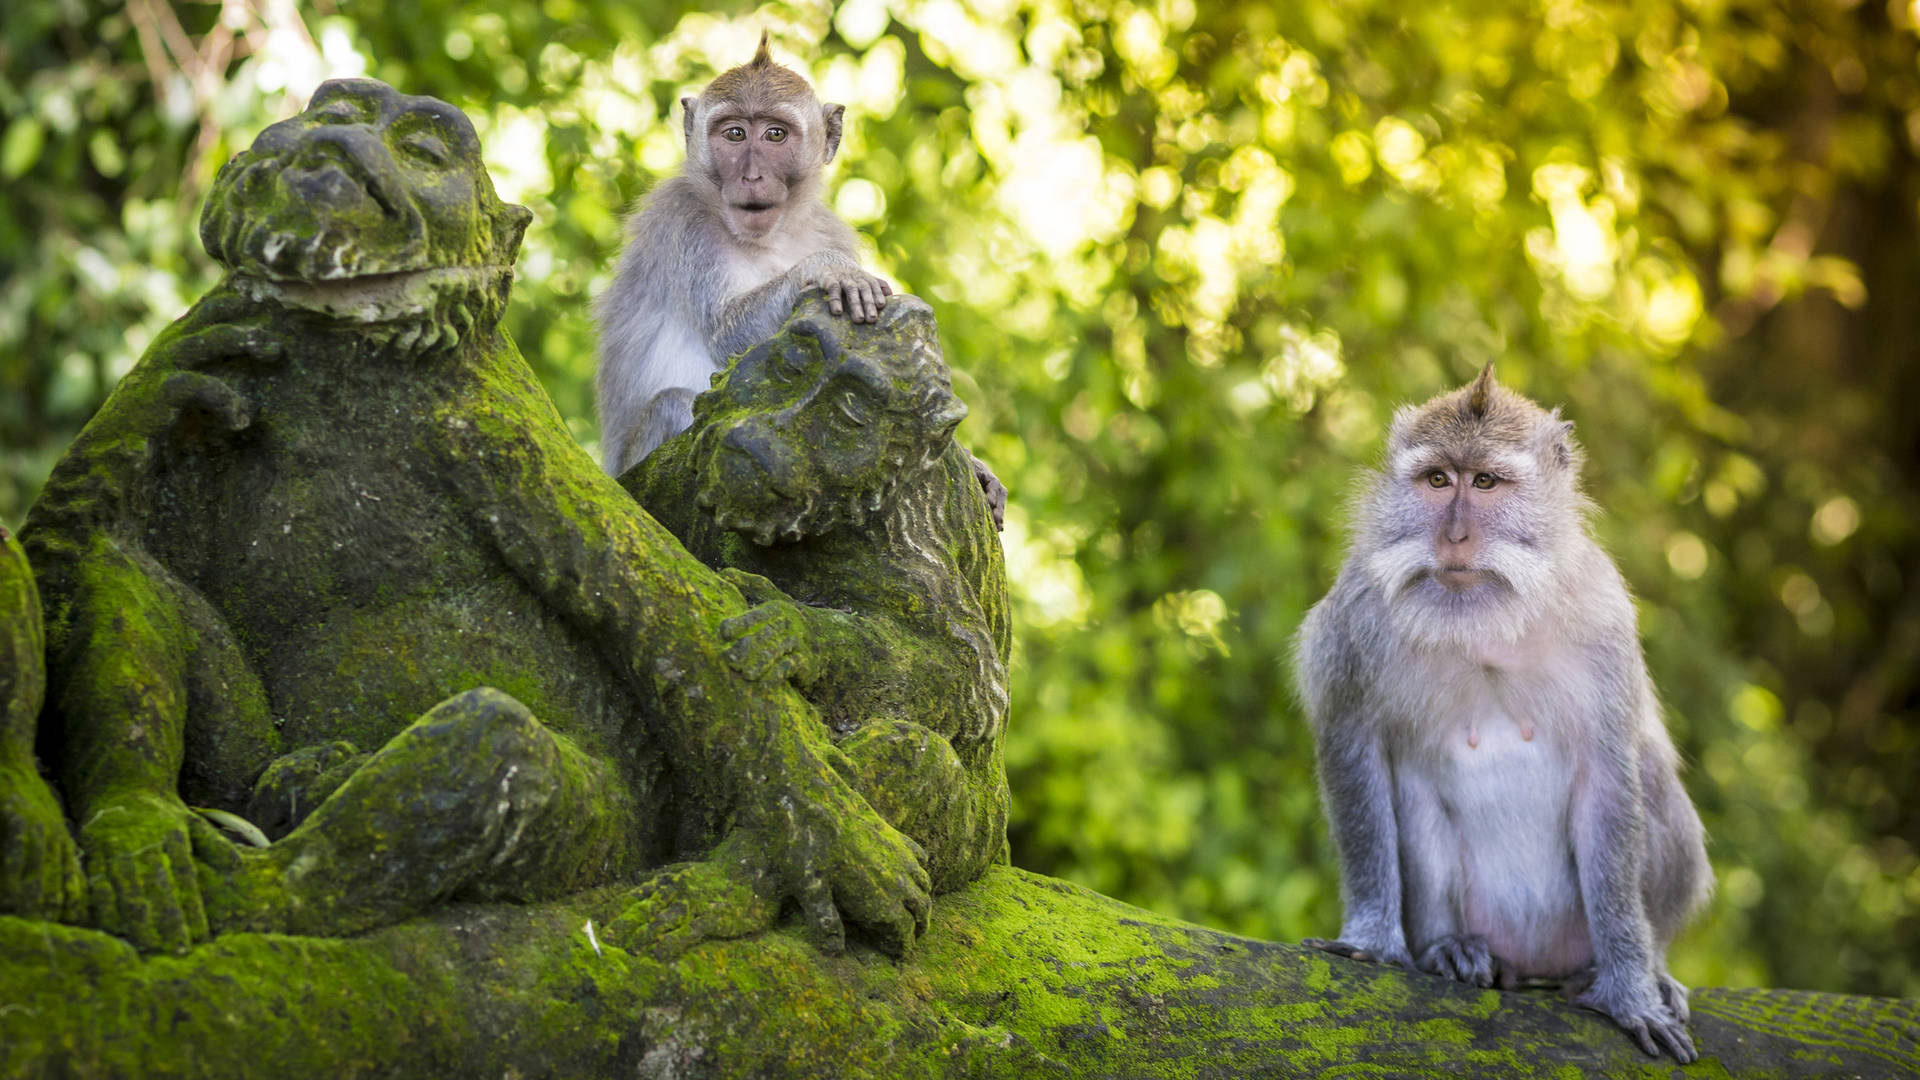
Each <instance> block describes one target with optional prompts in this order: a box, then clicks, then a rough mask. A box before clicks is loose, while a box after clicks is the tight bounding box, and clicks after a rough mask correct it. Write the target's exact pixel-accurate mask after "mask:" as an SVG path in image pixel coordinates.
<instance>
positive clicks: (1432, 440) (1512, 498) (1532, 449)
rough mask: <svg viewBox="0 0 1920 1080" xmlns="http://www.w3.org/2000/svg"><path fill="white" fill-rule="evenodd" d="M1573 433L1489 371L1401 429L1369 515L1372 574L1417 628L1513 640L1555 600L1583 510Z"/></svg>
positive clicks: (1416, 412) (1370, 497) (1403, 419)
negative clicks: (1562, 557) (1556, 582)
mask: <svg viewBox="0 0 1920 1080" xmlns="http://www.w3.org/2000/svg"><path fill="white" fill-rule="evenodd" d="M1476 393H1477V396H1476ZM1567 431H1568V425H1567V424H1566V423H1565V422H1563V421H1561V420H1560V418H1559V415H1558V414H1557V413H1548V412H1546V411H1545V410H1543V409H1541V408H1540V407H1539V406H1537V405H1535V404H1533V403H1532V402H1530V401H1528V400H1526V399H1525V398H1522V397H1520V396H1519V395H1517V394H1512V393H1510V392H1507V391H1506V390H1504V389H1502V388H1500V387H1498V386H1496V385H1494V383H1493V381H1492V375H1491V372H1490V371H1489V372H1488V373H1487V374H1486V375H1484V376H1483V377H1482V379H1481V380H1480V381H1479V382H1477V383H1475V384H1474V386H1472V387H1467V388H1463V389H1461V390H1458V391H1455V392H1453V393H1451V394H1446V395H1442V396H1441V397H1438V398H1435V399H1434V400H1433V401H1430V402H1428V403H1427V404H1426V405H1423V406H1421V407H1420V408H1419V409H1406V410H1402V411H1401V413H1400V414H1399V415H1398V416H1397V417H1396V418H1395V420H1394V425H1393V432H1392V434H1391V435H1390V437H1389V440H1388V455H1387V463H1386V468H1385V469H1384V470H1383V472H1382V473H1381V474H1380V475H1378V476H1376V477H1375V478H1374V483H1373V484H1372V486H1371V487H1370V489H1369V491H1368V493H1367V495H1366V498H1365V501H1364V502H1363V504H1362V515H1363V519H1364V520H1363V522H1362V524H1361V528H1362V531H1363V533H1364V534H1366V535H1368V536H1371V537H1374V538H1375V540H1374V542H1373V543H1371V544H1369V545H1367V546H1366V548H1365V554H1364V558H1363V565H1364V567H1365V569H1366V571H1367V573H1368V575H1369V576H1370V577H1371V578H1372V579H1373V581H1374V583H1375V584H1376V586H1377V587H1378V588H1379V589H1380V590H1381V592H1382V593H1383V594H1384V595H1385V596H1387V597H1389V598H1390V599H1391V600H1392V602H1393V604H1394V605H1395V609H1396V611H1397V612H1398V613H1400V614H1404V615H1405V616H1406V617H1407V620H1408V622H1407V625H1408V627H1409V629H1411V628H1413V627H1415V626H1418V627H1421V628H1425V629H1427V630H1434V629H1437V630H1439V631H1441V632H1443V633H1444V632H1446V631H1447V629H1448V628H1449V627H1452V628H1455V629H1459V630H1461V631H1462V632H1470V631H1472V630H1475V629H1477V630H1478V631H1479V632H1480V633H1482V634H1484V633H1485V632H1486V631H1487V630H1488V629H1489V628H1491V629H1493V630H1494V631H1495V632H1496V634H1499V635H1502V636H1508V637H1512V636H1515V635H1517V634H1518V633H1519V632H1520V630H1521V629H1522V628H1523V627H1524V626H1525V625H1526V623H1527V622H1529V621H1530V620H1531V619H1532V617H1533V616H1534V614H1535V613H1537V611H1538V610H1539V609H1540V608H1541V606H1542V605H1544V604H1545V603H1546V602H1547V601H1548V597H1549V589H1550V583H1551V580H1552V578H1553V575H1554V573H1555V565H1556V559H1557V558H1558V557H1559V553H1560V552H1561V551H1562V550H1563V548H1564V546H1565V544H1566V543H1567V542H1568V541H1569V540H1570V539H1572V538H1573V537H1574V536H1576V535H1577V534H1578V533H1579V526H1580V522H1581V520H1582V513H1583V511H1584V502H1583V501H1582V500H1581V498H1580V495H1579V492H1578V489H1577V487H1576V481H1577V456H1576V452H1575V450H1574V448H1573V446H1572V443H1571V441H1570V437H1569V435H1568V434H1567ZM1428 636H1431V635H1428Z"/></svg>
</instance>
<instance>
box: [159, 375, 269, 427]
mask: <svg viewBox="0 0 1920 1080" xmlns="http://www.w3.org/2000/svg"><path fill="white" fill-rule="evenodd" d="M164 393H165V396H166V401H167V404H168V405H169V406H170V407H172V409H173V411H174V415H179V414H181V413H184V412H186V411H188V410H189V409H193V410H197V411H199V412H201V413H205V414H206V415H208V416H211V417H213V418H214V419H215V420H216V421H218V422H219V423H220V426H221V427H223V428H225V429H226V430H228V431H239V430H241V429H242V428H245V427H246V426H247V425H248V424H250V423H252V422H253V409H252V407H251V406H250V405H248V404H247V399H245V398H243V397H241V396H240V393H239V391H237V390H235V389H234V388H233V387H231V386H229V385H227V384H226V383H224V382H222V381H221V380H219V379H216V378H214V377H213V376H211V375H202V374H200V373H198V372H193V371H176V372H174V373H173V374H172V375H169V376H167V381H166V383H165V388H164Z"/></svg>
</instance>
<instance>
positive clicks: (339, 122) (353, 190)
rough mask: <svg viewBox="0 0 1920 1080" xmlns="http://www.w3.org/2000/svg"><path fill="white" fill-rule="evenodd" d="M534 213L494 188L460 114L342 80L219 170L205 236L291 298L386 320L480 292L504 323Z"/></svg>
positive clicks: (372, 84) (219, 253) (257, 287)
mask: <svg viewBox="0 0 1920 1080" xmlns="http://www.w3.org/2000/svg"><path fill="white" fill-rule="evenodd" d="M532 216H533V215H532V214H531V213H529V212H528V211H527V209H526V208H525V207H522V206H515V205H513V204H510V203H503V202H501V201H500V197H499V196H498V195H497V194H495V192H494V190H493V181H492V179H491V178H490V177H488V175H487V170H486V167H485V166H484V165H483V164H482V163H481V160H480V141H479V138H478V137H477V136H476V135H475V134H474V130H473V125H472V123H470V122H469V121H468V120H467V118H466V115H465V114H463V113H462V112H461V111H460V110H459V109H456V108H454V107H453V106H451V105H449V104H447V103H446V102H444V101H440V100H438V99H436V98H430V97H415V96H410V95H406V94H401V93H398V92H397V91H395V90H394V89H393V88H392V87H390V86H387V85H386V84H385V83H381V82H377V81H375V80H372V79H335V80H332V81H329V82H326V83H323V84H321V86H320V88H319V89H318V90H316V91H315V92H314V95H313V100H312V101H311V102H310V103H308V105H307V109H306V111H305V112H302V113H301V114H300V115H298V116H296V117H294V118H292V119H290V120H283V121H281V122H280V123H277V124H274V125H273V126H272V127H269V128H267V129H266V130H265V131H263V132H261V133H260V137H259V138H258V139H255V140H254V143H253V146H252V147H250V148H249V149H247V150H245V151H242V152H241V153H240V154H238V155H236V156H235V157H234V159H233V160H232V161H230V162H228V163H227V164H226V166H225V167H223V168H222V169H221V170H220V175H219V177H218V178H217V179H216V180H215V181H214V187H213V193H212V195H211V196H210V197H209V198H208V200H207V207H206V212H205V214H204V215H203V216H202V218H201V222H200V238H201V241H202V242H203V243H205V244H206V248H207V253H208V254H209V255H212V256H213V257H214V259H216V260H217V261H219V262H220V264H221V265H223V266H225V267H227V268H228V269H229V270H230V271H232V272H233V275H234V277H235V278H237V279H242V280H243V281H244V282H245V283H246V284H248V285H249V286H250V287H251V289H252V291H254V292H255V293H259V294H265V295H267V296H269V297H271V298H272V299H275V300H278V301H280V302H283V303H289V304H292V305H293V306H298V307H306V308H311V309H317V310H322V311H325V312H327V313H328V314H332V315H336V316H340V317H343V318H347V319H351V320H357V321H360V322H381V321H390V320H393V319H397V318H404V317H406V315H407V314H408V313H412V314H416V315H417V314H419V313H420V309H421V308H422V307H423V306H425V307H434V306H438V305H441V304H444V303H445V302H447V301H448V299H449V298H457V300H458V302H460V303H463V304H470V303H472V302H473V301H474V300H476V299H477V300H479V301H481V302H482V303H483V304H485V306H487V307H489V308H495V307H497V310H493V311H491V315H492V317H493V319H496V320H497V318H498V316H499V312H500V311H501V310H504V308H505V304H506V294H507V289H508V286H509V285H510V283H511V276H512V266H513V259H514V256H515V254H516V253H517V252H518V251H519V248H520V238H521V235H522V233H524V232H525V231H526V227H527V223H528V222H529V221H530V220H532ZM394 275H410V276H409V277H408V278H406V279H404V280H401V279H396V278H395V277H394ZM397 285H405V286H406V287H405V288H396V286H397ZM476 289H477V290H478V292H479V293H481V294H482V295H481V296H479V297H475V296H473V295H471V294H472V293H473V292H474V291H475V290H476ZM494 294H497V296H495V295H494Z"/></svg>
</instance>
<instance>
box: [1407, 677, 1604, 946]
mask: <svg viewBox="0 0 1920 1080" xmlns="http://www.w3.org/2000/svg"><path fill="white" fill-rule="evenodd" d="M1416 656H1417V659H1415V660H1414V662H1413V663H1412V664H1410V665H1409V670H1408V671H1407V672H1405V675H1406V676H1407V677H1406V678H1403V679H1401V680H1399V687H1400V694H1399V700H1397V701H1394V702H1392V703H1391V705H1390V712H1391V714H1392V717H1393V720H1392V722H1393V723H1394V724H1395V726H1397V727H1399V728H1400V731H1399V732H1398V733H1397V735H1396V737H1395V738H1394V739H1393V742H1394V744H1395V745H1398V746H1400V747H1402V748H1403V750H1402V751H1401V752H1400V753H1398V754H1396V756H1395V760H1394V762H1393V768H1394V771H1395V774H1396V784H1395V787H1396V791H1397V793H1398V798H1399V800H1400V805H1399V806H1398V807H1397V809H1398V810H1399V816H1400V818H1401V839H1402V841H1403V844H1404V845H1405V854H1406V859H1405V860H1404V861H1405V862H1406V863H1407V865H1408V867H1409V869H1410V875H1409V876H1410V878H1412V879H1413V880H1410V881H1409V888H1412V889H1415V890H1418V891H1420V892H1423V893H1431V894H1433V896H1434V898H1435V899H1438V898H1441V897H1444V898H1446V899H1445V900H1443V901H1441V903H1443V904H1444V906H1445V907H1446V908H1447V909H1448V910H1450V911H1451V912H1452V918H1453V925H1451V926H1447V927H1438V926H1435V927H1429V928H1426V930H1427V934H1426V936H1428V937H1433V936H1437V935H1438V934H1440V933H1443V932H1444V933H1461V932H1466V933H1477V934H1481V935H1483V936H1485V937H1486V938H1487V939H1488V942H1489V944H1490V945H1491V946H1492V948H1493V950H1494V952H1495V953H1496V954H1497V955H1499V956H1501V957H1502V958H1503V959H1505V960H1507V961H1509V962H1511V963H1514V964H1516V965H1517V966H1519V967H1520V968H1521V969H1522V971H1524V972H1526V973H1529V974H1563V973H1565V972H1567V971H1570V970H1572V969H1574V968H1577V967H1579V966H1581V965H1582V964H1584V963H1586V961H1587V958H1588V957H1589V956H1590V955H1591V946H1590V944H1589V943H1588V938H1587V928H1586V917H1585V912H1584V908H1583V907H1582V905H1581V901H1580V890H1579V878H1578V874H1577V872H1576V869H1575V865H1574V860H1573V846H1572V840H1571V837H1572V831H1571V820H1570V815H1571V810H1572V800H1573V793H1574V789H1575V785H1576V784H1577V783H1578V782H1579V777H1578V775H1577V772H1578V763H1577V761H1576V760H1575V759H1574V756H1573V752H1572V749H1571V748H1572V747H1573V746H1575V745H1577V744H1578V741H1579V740H1578V739H1577V738H1576V737H1575V736H1576V735H1577V734H1578V732H1579V730H1580V729H1581V727H1582V726H1583V717H1582V716H1581V715H1580V714H1579V712H1578V711H1577V705H1576V703H1577V702H1578V701H1580V700H1581V694H1579V693H1578V692H1577V687H1576V686H1574V685H1573V684H1572V683H1571V682H1570V680H1576V681H1577V680H1579V679H1580V678H1582V677H1583V676H1582V675H1581V674H1580V671H1581V668H1580V664H1579V662H1578V658H1577V656H1576V655H1574V653H1573V651H1572V650H1570V649H1568V648H1566V647H1564V646H1563V644H1562V643H1559V642H1554V641H1528V640H1522V641H1520V642H1517V643H1514V644H1510V645H1499V646H1492V647H1473V648H1466V647H1452V648H1446V649H1434V650H1428V651H1422V652H1419V653H1417V654H1416ZM1413 944H1414V947H1415V948H1416V949H1418V948H1419V947H1420V945H1421V944H1422V943H1421V942H1417V941H1416V942H1414V943H1413Z"/></svg>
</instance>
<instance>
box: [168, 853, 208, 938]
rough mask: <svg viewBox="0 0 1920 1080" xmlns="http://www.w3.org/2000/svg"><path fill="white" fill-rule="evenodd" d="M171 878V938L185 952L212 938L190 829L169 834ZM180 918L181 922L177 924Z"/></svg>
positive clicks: (169, 924)
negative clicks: (201, 896)
mask: <svg viewBox="0 0 1920 1080" xmlns="http://www.w3.org/2000/svg"><path fill="white" fill-rule="evenodd" d="M164 844H165V851H166V863H167V872H168V875H169V876H170V877H171V878H172V879H173V882H172V884H173V888H172V890H171V898H172V900H173V901H174V902H173V903H171V904H166V905H163V906H164V909H165V912H166V915H167V917H168V920H169V922H168V927H167V928H168V930H169V931H170V934H169V937H170V939H171V940H173V941H174V942H176V943H177V944H176V945H175V948H176V949H185V947H186V946H188V945H192V944H194V943H195V942H200V941H205V940H207V938H209V937H211V936H212V935H211V934H210V933H209V930H208V926H207V909H206V905H205V904H203V903H202V902H201V900H200V875H199V874H198V873H197V872H196V870H195V865H194V861H193V842H192V841H191V840H189V839H188V830H187V829H186V828H180V829H174V830H171V831H169V832H168V833H167V837H166V840H165V841H164ZM176 919H177V922H176V921H174V920H176Z"/></svg>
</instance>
